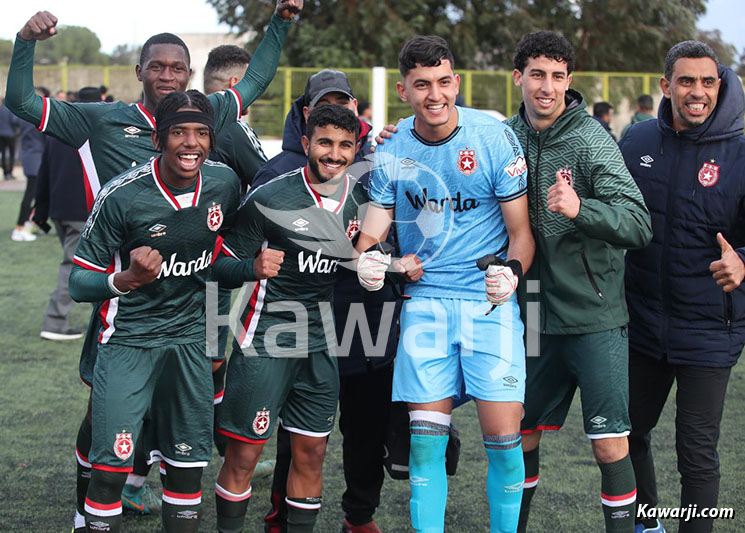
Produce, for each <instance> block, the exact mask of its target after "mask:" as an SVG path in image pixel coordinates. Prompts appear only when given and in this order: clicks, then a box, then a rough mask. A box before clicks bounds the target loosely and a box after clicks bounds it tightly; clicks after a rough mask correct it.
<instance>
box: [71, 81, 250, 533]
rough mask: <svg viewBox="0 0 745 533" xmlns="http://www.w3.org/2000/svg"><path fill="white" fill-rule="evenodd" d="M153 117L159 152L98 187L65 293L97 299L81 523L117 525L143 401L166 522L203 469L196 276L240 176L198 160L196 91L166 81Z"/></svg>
mask: <svg viewBox="0 0 745 533" xmlns="http://www.w3.org/2000/svg"><path fill="white" fill-rule="evenodd" d="M155 116H156V117H157V120H158V129H157V130H156V131H155V132H153V134H152V142H153V144H154V145H155V146H156V147H157V148H158V150H160V151H162V155H161V156H159V157H157V158H156V159H154V160H153V161H150V162H148V163H145V164H144V165H141V166H138V167H136V168H135V169H133V170H131V171H128V172H126V173H124V174H121V175H120V176H119V177H118V178H117V179H115V180H113V181H111V182H110V183H109V184H107V186H106V187H104V188H103V189H102V190H101V193H100V194H99V196H98V198H97V199H96V203H95V205H94V206H93V209H92V211H91V214H90V216H89V218H88V221H87V222H86V225H85V227H84V229H83V232H82V233H81V239H80V244H79V245H78V249H77V251H76V254H75V257H74V260H73V262H74V263H75V267H74V268H73V272H72V275H71V276H70V294H71V296H72V297H73V298H74V299H75V300H77V301H91V302H100V301H104V302H105V303H104V304H103V306H102V309H101V322H102V328H101V332H100V336H99V342H98V358H97V361H96V366H95V370H94V376H93V394H92V409H91V412H92V420H93V424H92V428H93V438H92V446H91V451H90V455H89V461H90V463H91V464H92V467H93V470H92V473H91V482H90V486H89V488H88V493H87V497H86V499H85V520H86V526H87V527H88V528H89V530H93V529H104V528H105V530H106V531H112V532H117V531H119V530H120V527H121V511H122V504H121V492H122V488H123V486H124V482H125V480H126V477H127V472H129V471H131V469H132V463H133V448H134V443H135V442H136V440H137V438H138V436H139V434H140V432H142V431H143V418H144V416H145V414H146V412H147V411H148V410H149V411H150V416H151V422H152V423H151V425H150V426H149V429H147V430H146V431H144V434H145V440H146V444H147V449H148V450H150V461H151V462H154V461H158V460H159V461H162V462H163V463H164V464H165V469H166V472H167V475H166V476H165V485H164V488H163V507H162V516H163V530H164V531H169V532H170V531H172V532H176V531H178V532H192V531H196V530H197V527H198V524H199V510H200V507H201V471H202V467H204V466H205V465H206V464H207V462H208V461H209V459H210V456H211V451H212V409H211V406H212V399H211V396H212V395H211V391H212V378H211V374H212V368H211V361H210V359H209V358H208V357H207V356H206V354H205V335H206V326H205V291H204V286H205V282H206V281H207V279H208V273H209V268H210V264H211V262H212V257H213V253H214V249H215V245H216V243H217V241H218V233H217V232H218V230H219V229H220V228H221V226H222V225H223V222H224V221H226V220H228V219H230V218H231V217H232V215H233V214H234V213H235V212H236V210H237V207H238V203H239V198H240V185H239V182H238V179H237V176H236V174H235V172H233V171H232V170H231V169H229V168H228V167H226V166H225V165H222V164H220V163H212V162H209V161H208V162H205V160H206V159H207V155H208V154H209V152H210V150H211V148H212V146H213V144H214V139H215V136H214V129H213V127H212V125H213V112H212V107H211V105H210V103H209V101H208V100H207V98H206V97H205V96H204V95H203V94H201V93H199V92H198V91H187V92H180V91H176V92H172V93H170V94H169V95H167V96H166V97H165V98H164V99H163V100H162V101H161V103H160V104H159V106H158V108H157V110H156V115H155Z"/></svg>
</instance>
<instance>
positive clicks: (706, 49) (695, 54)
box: [665, 41, 719, 81]
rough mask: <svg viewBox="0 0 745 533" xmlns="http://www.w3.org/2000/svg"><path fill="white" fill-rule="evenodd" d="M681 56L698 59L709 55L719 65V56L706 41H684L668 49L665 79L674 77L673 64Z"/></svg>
mask: <svg viewBox="0 0 745 533" xmlns="http://www.w3.org/2000/svg"><path fill="white" fill-rule="evenodd" d="M681 57H690V58H693V59H697V58H699V57H708V58H710V59H712V60H713V61H714V63H716V65H717V67H719V58H718V57H717V54H716V52H714V50H713V49H712V48H711V46H709V45H708V44H706V43H702V42H701V41H683V42H680V43H678V44H676V45H675V46H673V47H672V48H671V49H670V50H668V51H667V55H666V56H665V79H666V80H668V81H669V80H671V79H672V77H673V66H674V65H675V62H676V61H677V60H678V59H680V58H681Z"/></svg>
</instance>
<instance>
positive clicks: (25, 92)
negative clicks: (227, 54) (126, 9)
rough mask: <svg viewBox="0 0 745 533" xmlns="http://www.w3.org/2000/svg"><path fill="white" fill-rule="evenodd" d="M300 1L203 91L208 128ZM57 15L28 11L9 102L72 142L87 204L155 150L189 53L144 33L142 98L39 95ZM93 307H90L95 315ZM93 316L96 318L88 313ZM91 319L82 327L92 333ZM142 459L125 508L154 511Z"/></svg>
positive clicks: (242, 88) (84, 473) (84, 361)
mask: <svg viewBox="0 0 745 533" xmlns="http://www.w3.org/2000/svg"><path fill="white" fill-rule="evenodd" d="M302 5H303V2H302V0H295V1H279V0H278V2H277V8H276V11H275V13H276V16H275V17H272V20H271V21H270V24H269V27H268V28H267V31H266V36H265V38H264V39H263V40H262V42H261V44H260V45H259V47H258V48H257V49H256V52H255V54H254V58H253V61H252V64H251V68H249V69H247V70H246V72H245V75H244V76H243V79H242V80H241V81H240V82H239V83H237V84H236V85H235V87H234V88H231V89H230V90H229V91H224V92H221V93H216V94H215V95H212V96H210V101H211V103H212V105H213V108H214V109H215V130H216V132H218V133H219V132H220V131H221V129H222V128H223V126H226V127H230V126H232V125H233V124H234V123H235V120H236V119H237V118H239V117H240V114H241V112H242V111H243V110H245V109H246V108H247V107H248V106H249V105H250V104H251V102H253V101H254V100H255V99H256V98H258V97H259V96H260V95H261V94H262V93H263V92H264V90H265V89H266V87H267V86H268V85H269V83H270V82H271V80H272V78H273V77H274V73H275V71H276V67H277V63H278V62H279V56H280V54H281V51H282V44H283V43H284V39H285V37H286V35H287V31H288V29H289V26H290V21H291V19H292V18H293V17H294V16H295V15H296V14H297V13H298V11H300V10H301V9H302ZM56 25H57V18H56V17H55V16H54V15H52V14H51V13H48V12H46V11H41V12H38V13H37V14H35V15H34V16H33V17H31V19H29V21H28V22H27V23H26V24H25V25H24V26H23V28H22V29H21V31H20V32H19V33H18V37H17V39H16V45H15V46H14V49H13V50H14V56H13V60H12V62H11V66H10V69H9V71H8V84H7V92H6V95H7V98H6V105H7V106H8V108H9V109H10V110H11V111H12V112H13V113H15V114H16V115H18V116H20V117H21V118H23V119H24V120H26V121H28V122H31V123H32V124H36V125H38V128H39V129H40V130H42V131H44V132H46V133H48V134H50V135H53V136H55V137H57V138H58V139H60V140H61V141H62V142H64V143H66V144H69V145H71V146H73V147H74V148H77V149H78V152H79V153H80V157H81V161H82V163H83V169H84V177H85V186H86V196H87V202H88V207H89V208H90V207H91V206H92V205H93V200H94V199H95V197H96V195H97V194H98V191H99V190H100V188H101V187H102V186H103V185H104V184H105V183H106V182H107V181H109V180H110V179H112V178H113V177H114V176H116V175H117V174H119V173H120V172H122V171H124V170H126V169H128V168H130V167H135V166H137V165H138V164H142V163H144V162H146V161H148V160H151V159H153V158H154V157H156V156H157V155H158V152H157V150H155V148H154V147H153V145H152V142H151V139H150V136H151V133H152V132H153V131H154V129H155V119H154V117H153V114H154V113H155V108H156V107H157V105H158V103H159V102H160V101H161V99H162V98H163V97H164V96H165V95H166V94H168V93H169V92H171V91H174V90H178V91H184V90H186V87H187V85H188V83H189V78H190V76H191V67H190V55H189V50H188V48H187V47H186V44H185V43H184V42H183V41H182V40H181V39H180V38H178V37H177V36H176V35H173V34H171V33H161V34H157V35H154V36H152V37H150V38H149V39H148V40H147V41H146V42H145V44H144V45H143V47H142V52H141V54H140V61H139V64H138V65H137V67H136V68H135V74H136V75H137V79H138V80H139V81H141V82H142V93H143V100H142V102H141V103H137V104H132V105H127V104H125V103H124V102H113V103H107V104H102V103H96V104H68V103H66V102H65V103H62V102H57V101H55V100H52V99H49V98H46V99H44V98H41V97H38V96H36V95H35V93H34V91H33V87H34V84H33V59H34V48H35V43H36V41H37V40H45V39H48V38H49V37H51V36H53V35H55V34H56V33H57V28H56ZM96 315H97V312H94V317H95V316H96ZM92 320H95V318H92ZM97 329H98V324H94V323H92V324H91V327H90V328H89V332H94V333H95V332H96V331H97ZM95 347H96V343H95V341H94V340H93V339H86V343H85V346H84V349H83V353H82V355H81V361H80V369H81V379H82V380H83V382H85V383H87V384H90V383H91V382H92V370H93V365H94V363H95V358H96V353H95ZM90 434H91V428H90V416H89V414H88V415H87V416H86V417H85V418H84V419H83V421H82V423H81V426H80V429H79V432H78V438H77V443H76V459H77V468H78V473H77V478H76V479H77V485H78V490H77V492H78V501H77V504H78V505H77V513H76V516H75V525H76V526H78V527H82V524H83V504H84V498H85V494H86V491H87V485H88V480H89V476H90V462H89V461H88V457H87V456H88V450H89V448H90ZM140 463H141V461H136V463H135V465H136V466H135V473H134V474H132V475H131V476H130V479H129V480H128V483H127V486H126V487H125V498H126V499H125V507H126V508H129V509H132V510H136V511H137V512H141V513H148V512H157V511H158V505H159V501H158V499H157V498H155V497H154V495H153V493H152V491H150V489H149V488H148V487H147V485H145V484H144V481H145V476H147V472H148V469H147V468H146V467H145V465H144V464H140Z"/></svg>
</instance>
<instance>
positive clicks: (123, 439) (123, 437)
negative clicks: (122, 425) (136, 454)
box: [114, 433, 134, 461]
mask: <svg viewBox="0 0 745 533" xmlns="http://www.w3.org/2000/svg"><path fill="white" fill-rule="evenodd" d="M133 448H134V446H133V445H132V434H131V433H117V434H116V440H115V441H114V453H115V454H116V456H117V457H118V458H119V459H121V460H122V461H126V460H127V459H129V457H130V456H131V455H132V450H133Z"/></svg>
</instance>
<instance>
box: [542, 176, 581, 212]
mask: <svg viewBox="0 0 745 533" xmlns="http://www.w3.org/2000/svg"><path fill="white" fill-rule="evenodd" d="M547 192H548V194H547V195H546V200H547V202H548V210H549V211H551V212H552V213H561V214H562V215H564V216H565V217H567V218H568V219H569V220H572V219H573V218H575V217H576V216H577V215H578V214H579V208H580V201H579V196H577V193H576V192H574V188H573V187H572V186H571V185H569V184H568V183H567V181H566V179H565V178H564V176H563V175H562V171H561V170H557V171H556V183H554V184H553V185H551V187H549V188H548V191H547Z"/></svg>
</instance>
